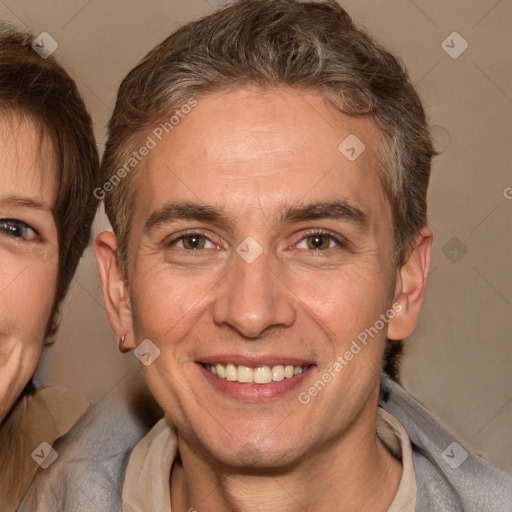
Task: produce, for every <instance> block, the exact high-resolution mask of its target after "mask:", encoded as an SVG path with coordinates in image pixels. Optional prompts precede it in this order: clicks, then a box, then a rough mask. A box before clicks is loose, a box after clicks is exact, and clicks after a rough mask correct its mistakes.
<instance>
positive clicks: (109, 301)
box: [94, 231, 135, 352]
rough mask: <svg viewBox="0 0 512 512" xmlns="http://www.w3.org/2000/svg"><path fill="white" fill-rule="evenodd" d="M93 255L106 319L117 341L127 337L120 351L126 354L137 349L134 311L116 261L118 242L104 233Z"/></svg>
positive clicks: (99, 237)
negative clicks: (134, 331)
mask: <svg viewBox="0 0 512 512" xmlns="http://www.w3.org/2000/svg"><path fill="white" fill-rule="evenodd" d="M94 254H95V256H96V263H97V264H98V271H99V274H100V281H101V291H102V294H103V303H104V304H105V311H106V313H107V318H108V321H109V323H110V327H112V330H113V331H114V332H115V334H116V336H117V339H118V340H119V339H120V338H121V337H122V336H125V339H124V342H123V344H122V345H123V346H122V347H121V346H120V347H119V349H120V350H121V352H126V351H127V350H131V349H133V348H135V339H134V335H133V318H132V308H131V305H130V294H129V291H128V286H127V283H126V280H125V279H124V277H123V275H122V273H121V271H120V269H119V264H118V261H117V239H116V236H115V235H114V233H112V232H110V231H103V232H102V233H100V234H99V235H98V236H97V237H96V240H95V241H94Z"/></svg>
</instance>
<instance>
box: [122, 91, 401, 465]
mask: <svg viewBox="0 0 512 512" xmlns="http://www.w3.org/2000/svg"><path fill="white" fill-rule="evenodd" d="M349 135H350V136H351V138H350V139H348V141H347V142H345V143H344V145H342V146H341V148H342V149H341V150H340V149H339V146H340V143H342V142H343V141H344V140H345V139H346V138H347V137H348V136H349ZM354 135H355V136H356V137H357V139H359V141H360V142H362V143H363V144H364V146H365V150H364V151H363V152H362V153H361V154H360V155H359V156H358V157H357V158H355V159H354V156H357V154H358V153H359V152H360V149H361V148H362V146H361V145H360V143H359V142H357V140H356V139H355V138H354ZM156 142H157V145H156V147H155V148H154V149H152V150H151V151H150V153H149V155H148V156H147V157H146V159H145V160H144V161H143V163H142V164H141V168H140V169H139V170H138V172H139V173H140V174H139V176H138V189H137V193H136V200H135V211H134V217H133V221H132V226H131V236H130V242H129V251H130V263H129V268H128V282H129V288H130V297H131V301H132V302H131V306H132V309H133V312H134V336H135V338H136V340H137V343H140V342H142V341H143V340H145V339H148V340H150V341H151V343H152V344H154V345H156V347H157V348H158V349H159V350H160V355H159V356H158V357H156V359H155V360H154V361H153V362H152V363H151V364H149V365H148V366H143V371H144V376H145V379H146V382H147V384H148V386H149V388H150V390H151V391H152V393H153V395H154V396H155V398H156V399H157V401H158V402H159V404H160V405H161V407H162V408H163V409H164V411H165V413H166V414H167V415H168V416H169V417H170V418H171V419H172V421H173V422H174V423H175V424H176V425H177V427H178V431H179V433H180V436H181V438H182V439H183V440H185V442H187V443H189V444H190V445H192V446H195V447H196V448H197V447H198V446H201V445H202V446H203V447H205V448H206V450H207V452H208V453H209V454H211V455H212V456H213V457H214V459H216V460H218V461H221V462H223V463H227V464H229V465H242V466H247V465H251V466H257V467H275V466H280V465H285V464H289V463H292V462H293V461H295V460H298V458H299V457H301V456H303V455H305V454H307V453H308V452H310V453H311V452H312V451H313V450H317V449H318V448H319V447H321V446H327V445H328V444H329V443H330V442H332V441H333V440H334V439H335V438H336V437H338V436H340V435H344V434H345V435H347V436H360V437H363V436H365V435H367V434H368V435H374V434H372V431H371V429H372V428H374V418H375V415H376V402H377V397H378V389H379V383H380V367H381V360H382V353H383V348H384V342H385V337H386V326H385V327H384V328H381V329H377V330H378V333H377V334H373V337H370V336H368V341H367V344H366V345H363V344H362V343H361V342H359V343H358V345H359V346H360V350H359V351H357V349H355V348H353V351H352V353H353V358H350V360H347V358H346V357H345V358H344V359H343V360H344V363H343V364H342V366H343V367H342V369H339V366H335V362H336V361H340V360H339V359H337V358H338V357H339V356H341V357H342V356H343V355H344V354H345V353H346V352H347V351H350V349H351V347H354V346H353V341H357V339H358V335H360V334H361V333H362V332H364V331H365V329H368V328H370V327H372V326H375V324H376V321H377V320H379V318H381V317H380V315H382V314H385V313H386V311H388V310H389V309H390V308H391V306H392V303H393V293H394V288H395V278H396V272H395V271H394V268H393V264H392V261H393V228H392V218H391V211H390V207H389V204H388V201H387V199H386V196H385V194H384V192H383V190H382V188H381V185H380V181H379V177H378V170H377V161H378V155H377V147H378V132H377V129H376V127H375V125H374V123H373V122H372V121H371V120H370V119H368V118H367V117H360V118H354V117H349V116H347V115H344V114H342V113H340V112H338V111H336V110H335V109H334V108H333V107H331V106H329V105H328V104H327V103H326V102H325V100H324V99H323V97H322V96H321V95H320V94H319V93H312V92H311V93H300V94H299V93H298V92H296V91H293V90H290V89H279V90H277V89H276V90H271V91H268V92H266V93H264V92H262V91H260V90H255V89H237V90H235V91H231V92H227V93H222V94H214V95H209V96H204V97H200V98H198V105H197V107H196V108H195V109H194V110H193V111H192V112H191V113H190V114H189V115H188V116H187V117H185V118H184V119H183V120H181V121H180V123H179V125H178V126H176V127H175V128H174V129H173V130H172V131H171V132H170V133H169V134H168V135H167V136H166V137H165V138H164V139H163V140H162V141H161V142H159V141H156ZM356 143H357V144H359V145H356V146H354V144H356ZM347 144H348V147H347ZM352 147H353V148H354V151H352V150H351V148H352ZM347 156H348V157H350V158H347ZM378 325H379V326H380V324H378ZM372 332H373V331H372ZM360 339H361V338H360ZM146 343H147V342H146ZM142 352H144V350H142ZM356 352H357V353H356ZM145 353H146V354H147V353H148V352H147V351H146V352H145ZM145 358H146V360H148V361H149V360H150V358H151V356H148V355H146V356H145ZM216 364H219V365H222V367H223V368H224V370H225V371H226V372H227V374H228V376H229V379H233V378H236V379H237V380H236V381H231V380H229V379H228V378H226V377H225V378H221V377H220V376H219V375H218V373H219V371H220V372H221V373H222V369H220V370H219V371H217V375H215V374H214V373H212V371H211V366H212V365H213V366H214V365H216ZM227 365H234V367H235V368H236V369H237V372H233V368H232V367H231V366H230V367H229V368H228V367H227ZM240 366H242V367H247V368H245V369H244V368H241V369H240V368H238V367H240ZM286 366H293V367H294V373H296V374H297V373H298V374H297V375H295V376H292V377H289V378H288V377H285V378H284V379H282V377H283V370H284V371H285V372H286ZM257 367H262V368H263V369H258V370H254V369H255V368H257ZM276 367H277V368H276ZM281 367H282V368H281ZM297 368H301V369H297ZM329 370H330V374H331V379H329V381H328V382H327V383H325V378H324V386H321V385H318V386H317V388H318V389H319V390H318V389H317V393H315V392H309V391H308V390H310V388H311V387H314V385H315V382H317V381H318V380H319V379H322V375H324V374H325V373H326V372H328V373H329ZM272 371H273V372H274V374H275V379H276V380H275V381H272V382H267V383H264V384H260V383H247V382H238V380H249V381H250V380H251V379H253V380H254V378H255V377H254V376H255V375H256V374H257V377H256V379H257V380H258V379H260V378H261V380H263V381H265V380H268V378H269V377H268V375H269V372H272ZM289 371H290V369H288V372H289ZM299 372H302V373H299ZM288 375H289V374H288ZM281 379H282V380H281ZM307 397H309V399H308V398H307ZM300 398H301V399H300ZM305 402H307V403H305ZM372 425H373V426H372ZM355 427H357V428H355Z"/></svg>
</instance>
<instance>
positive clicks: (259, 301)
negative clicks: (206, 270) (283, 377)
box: [213, 251, 296, 338]
mask: <svg viewBox="0 0 512 512" xmlns="http://www.w3.org/2000/svg"><path fill="white" fill-rule="evenodd" d="M270 263H271V262H270V258H269V256H268V254H266V253H265V251H263V253H262V254H261V255H260V256H259V257H258V258H257V259H255V260H254V261H252V262H248V261H246V260H244V259H243V258H242V257H240V256H238V255H237V256H236V257H235V261H234V263H233V267H232V269H231V271H230V272H229V273H228V275H227V276H226V279H225V280H224V281H223V283H222V284H221V285H220V293H219V295H218V296H217V298H216V300H215V303H214V306H213V320H214V322H215V323H216V324H217V325H222V324H224V325H229V326H230V327H232V328H233V329H236V330H237V331H238V332H239V333H240V334H241V335H242V336H244V337H245V338H258V337H259V336H261V335H262V334H263V333H264V331H266V330H267V329H268V328H269V327H275V326H281V327H290V326H291V325H293V323H294V322H295V319H296V310H295V307H294V305H293V303H292V301H291V300H290V298H291V297H292V293H291V292H290V291H289V290H288V289H287V287H286V286H285V284H284V283H283V281H282V276H279V274H278V270H277V269H276V268H271V267H270Z"/></svg>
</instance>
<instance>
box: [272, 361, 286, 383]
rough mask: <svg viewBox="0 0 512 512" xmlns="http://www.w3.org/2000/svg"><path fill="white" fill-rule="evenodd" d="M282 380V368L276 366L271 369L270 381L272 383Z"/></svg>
mask: <svg viewBox="0 0 512 512" xmlns="http://www.w3.org/2000/svg"><path fill="white" fill-rule="evenodd" d="M283 379H284V366H283V365H282V364H278V365H276V366H274V367H273V368H272V380H273V381H274V382H279V381H280V380H283Z"/></svg>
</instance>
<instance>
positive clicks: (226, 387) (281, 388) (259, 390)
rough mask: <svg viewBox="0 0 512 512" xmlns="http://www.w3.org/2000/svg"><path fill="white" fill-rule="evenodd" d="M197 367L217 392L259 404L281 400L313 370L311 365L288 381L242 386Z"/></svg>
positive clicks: (202, 367)
mask: <svg viewBox="0 0 512 512" xmlns="http://www.w3.org/2000/svg"><path fill="white" fill-rule="evenodd" d="M197 365H198V367H199V369H200V371H202V373H203V374H204V376H205V377H206V378H207V379H208V381H209V382H210V383H211V384H212V385H213V386H214V387H215V389H217V390H218V391H219V392H221V393H223V394H225V395H228V396H230V397H232V398H236V399H237V400H245V401H247V402H261V401H269V400H273V399H277V398H281V397H283V396H285V395H286V394H288V393H290V392H291V391H293V389H295V388H296V387H298V386H300V384H301V383H303V381H304V379H305V378H306V376H307V375H309V373H310V372H311V371H312V370H313V365H311V366H308V367H307V368H306V369H305V370H304V371H303V372H302V373H301V374H299V375H295V376H293V377H292V378H290V379H284V380H281V381H279V382H269V383H268V384H242V383H240V382H236V381H235V382H231V381H229V380H227V379H221V378H220V377H217V376H216V375H214V374H213V373H212V372H211V371H209V370H207V369H206V368H205V367H204V366H203V365H202V364H201V363H197Z"/></svg>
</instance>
